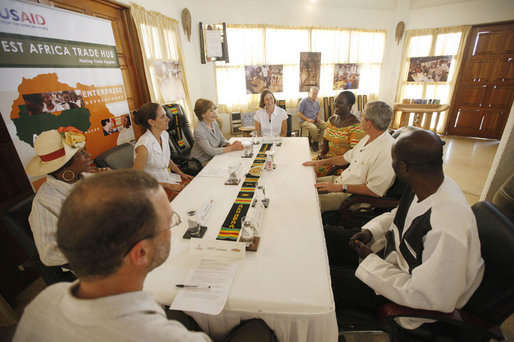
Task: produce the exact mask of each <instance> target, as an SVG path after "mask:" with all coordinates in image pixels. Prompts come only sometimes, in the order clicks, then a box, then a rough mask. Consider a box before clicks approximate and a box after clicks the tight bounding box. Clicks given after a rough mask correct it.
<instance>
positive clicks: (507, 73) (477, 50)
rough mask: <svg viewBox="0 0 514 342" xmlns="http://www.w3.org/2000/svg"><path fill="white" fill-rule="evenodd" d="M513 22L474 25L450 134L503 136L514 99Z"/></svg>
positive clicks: (457, 93) (451, 116) (449, 123)
mask: <svg viewBox="0 0 514 342" xmlns="http://www.w3.org/2000/svg"><path fill="white" fill-rule="evenodd" d="M513 58H514V22H509V23H504V24H491V25H480V26H475V27H473V28H472V30H471V32H470V37H469V40H468V42H467V44H466V51H465V52H464V59H463V61H462V65H461V68H460V71H459V79H458V81H457V86H456V89H455V96H454V97H453V101H452V109H451V111H450V120H449V121H448V125H447V134H452V135H464V136H472V137H482V138H492V139H500V138H501V135H502V133H503V129H504V128H505V124H506V123H507V119H508V116H509V113H510V107H511V106H512V101H513V99H514V91H513V90H514V60H513Z"/></svg>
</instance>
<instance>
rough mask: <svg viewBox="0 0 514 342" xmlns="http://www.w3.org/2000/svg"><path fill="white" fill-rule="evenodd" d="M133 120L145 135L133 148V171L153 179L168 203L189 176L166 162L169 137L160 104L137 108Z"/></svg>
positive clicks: (148, 104)
mask: <svg viewBox="0 0 514 342" xmlns="http://www.w3.org/2000/svg"><path fill="white" fill-rule="evenodd" d="M134 120H135V122H136V123H137V124H138V125H141V126H143V127H144V128H146V132H145V133H144V134H143V135H142V136H140V137H139V139H138V140H137V143H136V146H135V147H134V153H135V157H134V166H133V168H134V169H138V170H143V171H145V172H146V173H149V174H151V175H152V176H154V177H155V179H157V180H158V181H159V183H161V185H162V187H163V188H164V190H166V193H167V194H168V199H169V200H170V201H171V200H172V199H174V198H175V197H176V196H177V195H178V193H179V192H180V191H181V190H182V189H184V187H185V185H186V184H187V183H189V181H191V180H192V179H193V176H190V175H187V174H185V173H184V172H182V171H181V170H180V169H179V167H178V166H177V165H175V163H174V162H173V160H171V159H170V158H171V151H170V145H169V134H168V132H167V131H166V130H167V129H168V123H169V122H170V119H169V118H168V117H167V116H166V112H165V111H164V109H163V108H162V106H161V105H160V104H158V103H146V104H144V105H143V106H141V108H139V110H138V111H137V115H135V117H134ZM170 170H171V171H173V172H174V173H171V172H170Z"/></svg>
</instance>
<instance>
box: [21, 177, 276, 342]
mask: <svg viewBox="0 0 514 342" xmlns="http://www.w3.org/2000/svg"><path fill="white" fill-rule="evenodd" d="M180 222H181V221H180V218H179V216H178V215H177V214H176V213H175V212H173V210H171V207H170V204H169V201H168V197H167V195H166V193H165V192H164V189H163V188H162V187H161V186H160V185H159V183H158V182H157V180H155V178H153V177H152V176H150V175H148V174H146V173H145V172H142V171H138V170H133V169H126V170H117V171H111V172H106V173H103V174H99V175H97V176H93V177H89V178H87V179H85V180H84V181H82V182H81V183H80V184H78V185H77V186H76V187H75V188H74V189H73V190H72V192H71V194H70V195H69V197H68V198H67V199H66V201H65V202H64V204H63V206H62V210H61V214H60V217H59V223H58V230H57V242H58V245H59V248H60V249H61V250H62V251H63V253H64V255H65V256H66V258H67V259H68V260H69V262H70V264H71V265H72V268H73V271H74V272H75V274H76V275H77V276H78V278H79V279H78V280H77V281H76V282H75V283H72V284H70V283H58V284H54V285H52V286H50V287H48V288H46V289H45V290H44V291H43V292H41V293H40V294H39V295H38V296H37V297H36V298H35V299H34V300H33V301H32V302H31V303H30V304H29V305H28V306H27V307H26V308H25V312H24V314H23V316H22V318H21V321H20V323H19V325H18V328H17V330H16V334H15V336H14V340H13V341H15V342H18V341H75V342H82V341H84V342H85V341H109V342H116V341H120V342H121V341H211V340H210V338H209V337H208V336H207V335H205V334H204V333H201V332H192V331H189V330H187V329H186V328H185V327H184V326H183V325H182V324H181V323H179V322H178V321H173V320H168V319H167V318H166V314H165V312H164V310H163V309H162V308H161V307H160V306H159V305H158V304H157V303H156V302H155V301H154V300H153V298H152V296H151V295H150V294H149V293H146V292H143V291H142V289H143V283H144V281H145V278H146V275H147V274H148V272H150V271H151V270H152V269H154V268H155V267H157V266H159V265H160V264H162V263H163V262H164V261H165V260H166V259H167V257H168V255H169V251H170V239H171V228H173V227H174V226H177V225H178V224H180ZM249 322H252V323H249V324H248V325H243V326H242V327H241V329H242V330H244V329H246V333H247V334H251V335H250V336H257V337H261V338H262V337H263V334H264V335H266V334H267V335H266V336H268V337H269V336H271V337H274V336H273V332H271V331H270V330H269V328H268V327H267V326H266V325H265V324H264V323H262V324H257V325H255V324H254V323H255V322H257V323H258V322H262V321H253V320H252V321H249ZM249 328H255V330H252V329H249ZM239 338H242V336H239ZM236 340H237V339H232V340H231V341H236ZM270 340H272V339H268V341H270Z"/></svg>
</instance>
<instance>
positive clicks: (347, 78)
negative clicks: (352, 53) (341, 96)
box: [334, 63, 360, 90]
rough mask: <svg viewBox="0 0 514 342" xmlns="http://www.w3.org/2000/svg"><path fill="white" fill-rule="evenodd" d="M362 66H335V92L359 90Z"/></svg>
mask: <svg viewBox="0 0 514 342" xmlns="http://www.w3.org/2000/svg"><path fill="white" fill-rule="evenodd" d="M359 80H360V64H356V63H344V64H334V90H342V89H358V88H359Z"/></svg>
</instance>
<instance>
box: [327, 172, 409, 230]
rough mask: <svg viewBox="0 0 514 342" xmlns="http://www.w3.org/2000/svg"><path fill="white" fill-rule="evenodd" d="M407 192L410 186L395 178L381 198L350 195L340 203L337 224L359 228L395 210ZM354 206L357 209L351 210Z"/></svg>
mask: <svg viewBox="0 0 514 342" xmlns="http://www.w3.org/2000/svg"><path fill="white" fill-rule="evenodd" d="M409 191H410V186H409V185H408V184H407V183H405V182H404V181H402V180H401V179H399V178H398V177H396V178H395V180H394V183H393V185H392V186H391V187H390V188H389V190H387V192H386V193H385V194H384V196H383V197H373V196H367V195H351V196H350V197H348V198H347V199H346V200H344V201H343V203H341V207H340V208H339V218H338V222H337V223H338V225H342V226H344V227H345V228H349V229H353V228H361V227H362V226H363V225H365V224H366V223H368V222H369V221H370V220H371V219H373V218H375V217H377V216H379V215H382V214H383V213H386V212H389V211H391V210H393V209H394V208H396V207H397V206H398V204H399V203H400V198H401V197H402V194H404V193H407V192H409ZM362 204H365V206H363V205H362ZM356 205H358V206H357V208H358V209H352V208H353V207H354V206H356Z"/></svg>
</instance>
